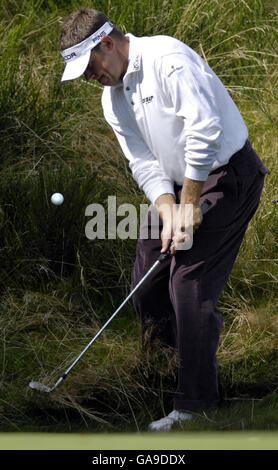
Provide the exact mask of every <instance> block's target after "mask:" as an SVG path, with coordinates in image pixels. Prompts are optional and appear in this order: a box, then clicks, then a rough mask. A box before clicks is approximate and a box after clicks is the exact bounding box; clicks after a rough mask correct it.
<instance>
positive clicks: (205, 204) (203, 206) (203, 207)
mask: <svg viewBox="0 0 278 470" xmlns="http://www.w3.org/2000/svg"><path fill="white" fill-rule="evenodd" d="M210 206H211V202H210V201H209V200H208V199H205V201H204V202H203V203H202V204H201V211H202V214H203V215H204V214H205V213H206V212H207V211H208V209H209V207H210ZM172 245H173V242H171V244H170V246H169V248H168V250H167V251H165V253H161V255H160V256H159V258H158V261H160V262H162V261H164V260H165V259H167V258H169V256H171V246H172Z"/></svg>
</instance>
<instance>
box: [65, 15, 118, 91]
mask: <svg viewBox="0 0 278 470" xmlns="http://www.w3.org/2000/svg"><path fill="white" fill-rule="evenodd" d="M113 28H114V25H113V23H112V22H111V21H107V22H106V23H104V24H103V25H102V26H101V27H100V28H99V29H98V30H97V31H95V32H94V33H93V34H91V36H89V37H87V38H86V39H84V41H82V42H80V43H78V44H76V45H75V46H72V47H69V48H68V49H64V50H63V51H61V54H62V57H63V58H64V60H65V62H66V64H67V65H66V68H65V70H64V73H63V76H62V79H61V82H64V81H66V80H73V79H74V78H78V77H80V76H81V75H82V74H83V73H84V72H85V70H86V68H87V65H88V63H89V60H90V56H91V50H92V49H93V48H94V47H96V46H97V45H98V44H99V43H100V41H101V39H102V38H103V37H104V36H107V35H108V34H109V33H111V31H112V29H113Z"/></svg>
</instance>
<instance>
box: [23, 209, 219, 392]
mask: <svg viewBox="0 0 278 470" xmlns="http://www.w3.org/2000/svg"><path fill="white" fill-rule="evenodd" d="M210 205H211V203H210V201H208V200H205V201H204V202H203V203H202V205H201V210H202V213H203V214H205V213H206V211H207V210H208V208H209V207H210ZM170 246H171V245H170ZM170 254H171V253H170V247H169V248H168V250H167V251H166V252H165V253H161V255H160V256H159V258H158V259H157V261H155V263H154V264H153V266H152V267H151V268H150V269H149V271H148V272H147V273H146V274H145V276H144V277H143V278H142V279H141V281H140V282H138V284H137V285H136V286H135V287H134V289H133V290H132V291H131V292H130V293H129V295H128V296H127V297H126V299H125V300H124V301H123V302H122V303H121V305H120V306H119V307H118V308H117V310H116V311H115V312H114V313H113V315H112V316H111V317H110V318H109V319H108V320H107V322H106V323H105V324H104V325H103V326H102V327H101V328H100V330H99V331H98V332H97V334H96V335H95V336H94V337H93V338H92V339H91V341H90V342H89V343H88V344H87V346H86V347H85V348H84V349H83V351H82V352H81V353H80V354H79V356H77V358H76V359H75V360H74V361H73V363H72V364H71V365H70V366H69V367H68V369H67V370H66V371H65V372H64V374H63V375H61V377H59V379H58V380H57V382H56V383H55V384H54V385H53V387H47V385H44V384H42V383H40V382H34V381H32V382H30V383H29V387H30V388H32V389H33V390H38V391H40V392H46V393H50V392H52V391H53V390H55V388H57V387H58V385H60V383H61V382H63V380H64V379H65V378H66V377H67V375H68V374H69V372H70V371H71V370H72V369H73V367H74V366H75V365H76V364H77V362H78V361H79V360H80V359H81V357H82V356H83V354H85V352H86V351H87V350H88V349H89V347H90V346H91V345H92V344H93V342H94V341H95V340H96V339H97V338H98V336H99V335H100V334H101V333H102V332H103V330H104V329H105V328H106V327H107V325H108V324H109V323H110V322H111V321H112V320H113V318H114V317H115V316H116V315H117V313H118V312H119V311H120V310H121V308H122V307H123V306H124V305H125V304H126V303H127V302H128V300H129V299H130V298H131V297H132V296H133V294H134V293H135V292H136V291H137V290H138V289H139V287H140V286H141V285H142V284H143V283H144V282H145V280H146V279H147V278H148V277H149V276H150V274H151V273H152V272H153V271H154V270H155V269H156V267H157V266H158V265H159V264H160V263H162V262H163V261H164V260H165V259H167V258H169V256H170Z"/></svg>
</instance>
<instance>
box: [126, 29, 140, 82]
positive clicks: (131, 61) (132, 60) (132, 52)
mask: <svg viewBox="0 0 278 470" xmlns="http://www.w3.org/2000/svg"><path fill="white" fill-rule="evenodd" d="M126 37H128V38H129V55H128V67H127V71H126V75H128V74H129V73H132V72H138V71H139V70H140V68H141V52H140V51H139V47H138V40H139V38H137V37H135V36H133V34H131V33H128V34H126Z"/></svg>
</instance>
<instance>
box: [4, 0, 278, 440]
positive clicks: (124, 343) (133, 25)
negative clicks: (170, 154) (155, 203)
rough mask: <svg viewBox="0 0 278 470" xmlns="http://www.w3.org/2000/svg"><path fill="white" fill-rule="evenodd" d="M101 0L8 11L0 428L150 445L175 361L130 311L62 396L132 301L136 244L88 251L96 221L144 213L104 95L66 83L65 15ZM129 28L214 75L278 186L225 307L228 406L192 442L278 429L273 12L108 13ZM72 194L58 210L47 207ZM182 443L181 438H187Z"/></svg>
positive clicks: (269, 193) (251, 1) (178, 7)
mask: <svg viewBox="0 0 278 470" xmlns="http://www.w3.org/2000/svg"><path fill="white" fill-rule="evenodd" d="M81 6H91V2H86V1H85V2H81V1H70V2H68V1H59V2H53V1H50V0H48V1H46V0H44V1H43V0H39V1H28V2H27V1H24V2H19V1H17V0H7V1H5V2H2V3H1V5H0V11H1V20H0V45H1V50H2V54H1V57H0V78H1V80H0V151H1V160H0V309H1V316H0V335H1V350H0V430H1V431H3V432H4V431H14V432H16V431H25V432H27V431H37V432H39V431H42V432H47V431H49V432H50V431H51V432H79V431H87V432H96V431H97V432H107V431H109V432H111V433H112V432H114V431H116V430H121V432H125V431H128V430H130V431H132V432H134V431H138V430H139V431H140V432H143V431H144V430H145V429H146V427H147V424H148V422H149V421H151V420H152V419H157V418H158V417H160V416H162V415H163V414H164V413H167V412H169V411H170V410H171V406H172V405H171V403H172V397H173V393H174V390H175V381H176V356H175V353H174V352H173V351H170V350H163V349H161V348H159V347H158V348H157V349H156V350H154V351H147V352H146V353H145V354H143V352H142V351H141V349H140V328H139V324H138V321H137V319H136V318H135V316H134V312H133V310H132V306H131V304H129V305H128V306H126V307H125V308H124V309H123V311H122V312H121V313H120V314H119V316H118V317H117V318H116V319H115V320H114V321H113V323H111V325H109V327H108V328H107V330H105V331H104V332H103V334H102V335H101V337H100V338H99V339H98V341H97V342H96V343H95V344H94V345H93V347H92V348H91V349H90V350H89V351H88V352H87V353H86V355H85V356H84V357H83V358H82V361H81V362H80V363H79V364H78V366H76V368H75V369H74V370H73V371H72V372H71V374H70V375H69V377H68V378H67V380H66V381H65V383H63V385H61V387H60V388H59V389H57V391H55V392H54V393H53V394H51V395H43V394H38V393H35V392H34V391H32V390H30V389H29V388H28V382H29V381H30V380H38V381H43V382H45V383H47V384H49V385H52V384H53V383H54V382H55V381H56V380H57V378H58V377H59V375H60V374H61V373H63V372H64V370H65V369H66V368H67V367H68V366H69V364H70V363H71V362H72V361H73V359H74V358H75V357H76V356H77V355H78V354H79V353H80V352H81V350H82V349H83V348H84V347H85V345H86V344H87V343H88V342H89V341H90V339H91V338H92V337H93V336H94V334H95V333H96V332H97V331H98V329H99V328H100V326H102V325H103V323H104V322H105V321H106V320H107V319H108V318H109V317H110V316H111V314H112V313H113V312H114V310H115V309H116V308H117V307H118V306H119V304H120V303H121V302H122V301H123V299H124V298H125V297H126V295H127V293H128V292H129V284H130V272H131V269H132V265H133V261H134V257H135V248H136V241H135V240H129V239H128V240H119V239H116V240H94V241H92V240H88V239H87V238H86V236H85V225H86V223H87V221H88V217H86V216H85V209H86V207H87V205H89V204H91V203H101V204H104V205H106V204H107V198H108V196H109V195H116V196H117V203H118V205H120V204H121V203H123V202H132V203H133V204H135V205H136V207H139V204H140V203H147V202H148V201H147V200H146V198H145V197H144V195H143V194H142V192H141V191H139V190H138V188H137V185H136V183H135V182H134V181H133V179H132V178H131V175H130V171H129V169H128V165H127V162H126V160H125V159H124V158H123V156H122V153H121V150H120V148H119V146H118V143H117V142H116V139H115V137H114V135H113V134H112V132H111V130H110V128H109V127H108V125H107V124H106V123H105V121H104V118H103V116H102V111H101V106H100V97H101V92H102V88H101V87H100V86H99V85H94V84H92V83H87V82H85V81H84V80H83V79H82V78H81V79H79V80H76V81H74V82H70V83H66V84H63V85H62V84H61V83H60V77H61V73H62V70H63V68H64V64H63V61H62V58H61V57H60V54H59V52H58V48H57V45H58V36H59V30H60V25H61V21H62V18H64V17H65V16H67V14H69V13H70V12H71V11H73V10H76V9H78V8H79V7H81ZM94 8H97V9H100V10H104V11H105V12H106V13H107V14H108V15H109V16H110V17H111V19H112V20H113V21H114V22H115V23H116V24H117V26H119V27H120V28H122V29H123V31H131V32H133V33H134V34H137V35H144V34H171V35H173V36H175V37H177V38H179V39H181V40H184V41H185V42H186V43H187V44H188V45H190V46H191V47H193V48H194V49H195V50H196V51H197V52H198V53H199V54H201V56H202V57H204V58H205V60H207V61H208V63H209V64H210V65H211V66H212V67H213V68H214V70H215V71H216V73H217V74H218V75H219V77H220V78H221V79H222V80H223V82H224V84H225V85H226V86H227V88H228V90H229V92H230V93H231V95H232V97H233V99H234V100H235V101H236V103H237V105H238V107H239V109H240V111H241V113H242V115H243V117H244V119H245V121H246V123H247V126H248V129H249V134H250V140H251V142H252V144H253V146H254V148H255V149H256V151H257V152H258V154H259V155H260V156H261V158H262V159H263V161H264V162H265V164H266V165H267V166H268V167H269V168H270V170H271V174H270V175H269V176H267V178H266V183H265V188H264V191H263V195H262V199H261V204H260V207H259V209H258V211H257V213H256V215H255V217H254V218H253V220H252V222H251V224H250V226H249V228H248V231H247V234H246V237H245V239H244V242H243V244H242V247H241V250H240V253H239V256H238V259H237V262H236V264H235V267H234V269H233V272H232V275H231V277H230V279H229V282H228V284H227V286H226V289H225V291H224V292H223V294H222V296H221V299H220V303H219V307H220V309H221V310H222V311H223V314H224V320H225V323H224V329H223V333H222V336H221V341H220V346H219V351H218V361H219V371H220V380H221V388H222V396H223V403H222V406H221V407H220V409H219V410H218V411H217V412H213V413H208V414H207V415H201V416H196V419H195V420H194V422H192V423H190V424H189V428H188V432H191V431H192V432H193V431H194V432H195V431H197V430H199V431H207V430H213V431H215V432H216V431H222V430H230V431H239V430H241V431H242V430H249V431H253V430H256V429H260V430H263V429H266V430H274V429H277V419H276V416H277V378H278V367H277V364H278V361H277V359H278V340H277V338H278V321H277V318H278V317H277V298H278V296H277V294H278V292H277V286H278V283H277V279H278V250H277V233H278V215H277V214H278V212H277V208H278V205H277V204H275V203H273V201H274V200H277V199H278V193H277V181H276V179H277V178H276V175H277V151H278V140H277V127H278V106H277V102H278V95H277V89H278V87H277V78H278V75H277V65H276V64H277V50H278V47H277V37H278V36H277V28H278V23H277V9H278V5H277V1H271V0H268V1H261V0H244V1H243V0H240V1H239V2H234V1H232V0H224V1H220V0H219V1H217V0H205V1H202V2H201V1H200V0H189V1H186V2H185V1H184V0H175V1H173V2H167V1H165V0H156V1H154V0H152V1H148V2H147V1H145V0H141V1H134V2H130V1H127V0H122V1H121V2H119V1H117V0H115V1H113V2H110V1H104V0H102V1H101V0H99V1H96V2H94ZM56 191H59V192H62V193H63V194H64V196H65V202H64V204H63V205H62V206H60V207H54V206H53V205H51V204H50V202H49V201H50V196H51V194H52V193H53V192H56ZM175 431H179V432H180V430H179V429H176V430H175Z"/></svg>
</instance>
